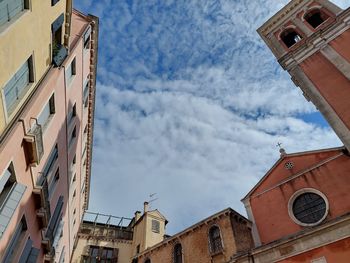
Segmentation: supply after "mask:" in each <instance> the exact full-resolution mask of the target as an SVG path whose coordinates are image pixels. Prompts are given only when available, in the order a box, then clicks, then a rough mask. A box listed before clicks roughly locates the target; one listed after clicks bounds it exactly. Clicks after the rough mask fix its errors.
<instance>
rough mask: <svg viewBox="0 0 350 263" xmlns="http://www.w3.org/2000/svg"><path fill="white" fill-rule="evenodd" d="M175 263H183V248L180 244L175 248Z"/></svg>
mask: <svg viewBox="0 0 350 263" xmlns="http://www.w3.org/2000/svg"><path fill="white" fill-rule="evenodd" d="M174 263H182V246H181V244H180V243H178V244H176V245H175V246H174Z"/></svg>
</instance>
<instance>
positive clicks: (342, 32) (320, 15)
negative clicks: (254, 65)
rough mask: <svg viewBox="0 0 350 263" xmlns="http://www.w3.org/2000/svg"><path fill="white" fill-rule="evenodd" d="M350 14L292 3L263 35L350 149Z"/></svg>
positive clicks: (322, 4) (313, 1) (324, 4)
mask: <svg viewBox="0 0 350 263" xmlns="http://www.w3.org/2000/svg"><path fill="white" fill-rule="evenodd" d="M349 20H350V8H348V9H346V10H342V9H340V8H339V7H337V6H336V5H334V4H333V3H331V2H330V1H328V0H300V1H295V0H294V1H291V2H290V3H289V4H288V5H286V6H285V7H284V8H283V9H282V10H280V11H279V12H278V13H277V14H276V15H274V16H273V17H272V18H270V19H269V20H268V21H267V22H266V23H265V24H264V25H263V26H261V27H260V28H259V29H258V33H259V34H260V36H261V37H262V39H263V40H264V41H265V42H266V44H267V46H268V47H269V48H270V49H271V51H272V53H273V54H274V55H275V57H276V58H277V59H278V62H279V63H280V65H281V66H282V67H283V68H284V69H285V70H287V71H288V73H289V74H290V75H291V77H292V80H293V82H294V83H295V85H296V86H298V87H299V88H300V89H301V90H302V92H303V94H304V96H305V97H306V99H307V100H309V101H311V102H312V103H313V104H314V105H315V106H316V108H317V109H318V110H319V111H320V112H321V113H322V114H323V116H324V117H325V119H326V120H327V121H328V123H329V124H330V126H331V127H332V128H333V130H334V131H335V132H336V134H337V135H338V137H339V138H340V139H341V141H342V142H343V143H344V145H345V146H346V148H347V149H350V131H349V129H350V109H349V107H348V98H350V82H349V79H350V52H349V44H350V25H349Z"/></svg>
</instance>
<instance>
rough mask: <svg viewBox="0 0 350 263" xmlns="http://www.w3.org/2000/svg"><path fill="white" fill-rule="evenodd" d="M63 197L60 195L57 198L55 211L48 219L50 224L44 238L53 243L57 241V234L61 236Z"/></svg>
mask: <svg viewBox="0 0 350 263" xmlns="http://www.w3.org/2000/svg"><path fill="white" fill-rule="evenodd" d="M63 204H64V201H63V196H62V195H61V196H60V197H59V198H58V201H57V204H56V207H55V210H54V212H53V215H52V216H51V218H50V222H49V224H48V227H47V230H46V233H45V236H46V238H48V239H49V240H51V242H52V243H53V242H54V241H55V240H57V237H58V233H59V234H60V235H61V231H62V229H63V221H62V209H63Z"/></svg>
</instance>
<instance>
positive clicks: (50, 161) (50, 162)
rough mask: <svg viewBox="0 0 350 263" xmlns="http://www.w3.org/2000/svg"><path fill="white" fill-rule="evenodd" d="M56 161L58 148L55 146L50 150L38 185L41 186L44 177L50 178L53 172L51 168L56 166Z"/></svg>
mask: <svg viewBox="0 0 350 263" xmlns="http://www.w3.org/2000/svg"><path fill="white" fill-rule="evenodd" d="M57 159H58V147H57V144H56V145H55V147H54V148H53V149H52V150H51V153H50V155H49V157H48V158H47V161H46V164H45V166H44V168H43V170H42V173H41V174H42V176H41V177H39V178H38V182H37V184H38V185H41V184H42V182H43V179H44V178H43V177H46V178H47V179H49V178H50V177H51V173H52V170H53V167H54V166H55V164H56V161H57Z"/></svg>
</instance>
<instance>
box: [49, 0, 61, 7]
mask: <svg viewBox="0 0 350 263" xmlns="http://www.w3.org/2000/svg"><path fill="white" fill-rule="evenodd" d="M59 1H60V0H51V6H54V5H55V4H57V3H58V2H59Z"/></svg>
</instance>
